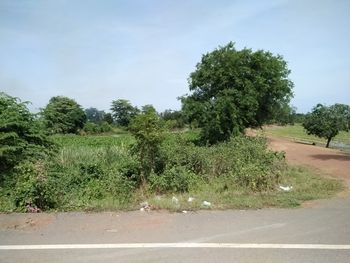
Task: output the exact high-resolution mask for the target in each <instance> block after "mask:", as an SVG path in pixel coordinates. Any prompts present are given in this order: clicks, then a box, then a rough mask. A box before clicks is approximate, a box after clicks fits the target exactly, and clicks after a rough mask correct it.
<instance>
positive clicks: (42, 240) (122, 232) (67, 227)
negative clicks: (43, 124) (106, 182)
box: [0, 198, 350, 263]
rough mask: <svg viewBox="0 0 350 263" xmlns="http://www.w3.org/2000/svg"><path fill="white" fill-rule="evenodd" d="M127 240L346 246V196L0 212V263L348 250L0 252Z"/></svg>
mask: <svg viewBox="0 0 350 263" xmlns="http://www.w3.org/2000/svg"><path fill="white" fill-rule="evenodd" d="M126 243H128V244H129V243H131V244H135V243H136V244H139V243H147V244H149V243H200V244H202V243H215V244H217V243H230V244H231V243H234V244H251V243H254V244H301V245H303V244H313V245H317V244H325V245H350V199H349V198H334V199H331V200H323V201H319V202H317V203H316V204H314V205H313V206H311V207H307V208H297V209H262V210H229V211H200V212H189V213H186V214H182V213H168V212H159V211H151V212H140V211H134V212H123V213H58V214H45V213H43V214H2V215H0V262H26V263H29V262H214V261H217V262H318V263H319V262H327V263H328V262H344V263H345V262H346V263H349V262H350V249H343V250H337V249H336V250H331V249H302V248H299V249H290V248H283V249H281V248H279V249H275V248H220V247H216V248H174V247H172V248H158V247H157V248H108V249H105V248H98V249H96V248H85V249H48V250H4V249H1V246H4V245H35V244H36V245H48V244H52V245H57V244H126Z"/></svg>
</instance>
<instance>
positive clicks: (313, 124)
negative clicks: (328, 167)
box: [303, 104, 350, 148]
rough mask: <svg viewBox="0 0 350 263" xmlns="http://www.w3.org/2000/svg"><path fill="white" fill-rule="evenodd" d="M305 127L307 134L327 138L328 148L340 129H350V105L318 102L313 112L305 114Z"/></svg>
mask: <svg viewBox="0 0 350 263" xmlns="http://www.w3.org/2000/svg"><path fill="white" fill-rule="evenodd" d="M303 127H304V128H305V130H306V131H307V134H313V135H316V136H318V137H320V138H325V139H327V144H326V148H328V147H329V143H330V142H331V140H332V139H333V138H334V137H335V136H337V135H338V133H339V132H340V131H349V130H350V106H349V105H344V104H334V105H332V106H329V107H327V106H324V105H322V104H317V105H316V107H314V108H313V109H312V112H311V113H308V114H307V115H306V116H305V120H304V123H303Z"/></svg>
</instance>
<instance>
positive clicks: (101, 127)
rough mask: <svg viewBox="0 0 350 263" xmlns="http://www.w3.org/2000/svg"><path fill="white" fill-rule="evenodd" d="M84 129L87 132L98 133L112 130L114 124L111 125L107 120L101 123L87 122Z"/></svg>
mask: <svg viewBox="0 0 350 263" xmlns="http://www.w3.org/2000/svg"><path fill="white" fill-rule="evenodd" d="M83 130H84V132H85V133H87V134H98V133H104V132H110V131H112V126H110V125H109V124H108V123H107V122H102V123H100V124H96V123H93V122H87V123H85V125H84V128H83Z"/></svg>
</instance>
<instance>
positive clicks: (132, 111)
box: [111, 99, 139, 126]
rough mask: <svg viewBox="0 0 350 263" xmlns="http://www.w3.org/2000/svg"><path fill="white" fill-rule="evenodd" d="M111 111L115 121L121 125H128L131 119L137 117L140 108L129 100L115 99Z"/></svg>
mask: <svg viewBox="0 0 350 263" xmlns="http://www.w3.org/2000/svg"><path fill="white" fill-rule="evenodd" d="M111 111H112V114H113V117H114V119H115V122H116V123H117V124H119V125H120V126H128V125H129V123H130V121H131V119H132V118H133V117H135V116H136V115H137V114H138V112H139V110H138V109H137V108H136V107H134V106H132V105H131V103H130V101H128V100H123V99H119V100H114V101H112V106H111Z"/></svg>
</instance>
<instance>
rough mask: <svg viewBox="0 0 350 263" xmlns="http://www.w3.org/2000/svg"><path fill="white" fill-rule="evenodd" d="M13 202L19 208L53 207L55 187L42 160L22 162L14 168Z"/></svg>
mask: <svg viewBox="0 0 350 263" xmlns="http://www.w3.org/2000/svg"><path fill="white" fill-rule="evenodd" d="M15 172H16V177H17V178H16V184H15V189H14V202H15V205H16V207H18V208H19V209H25V208H26V207H27V206H30V207H33V208H36V207H37V208H40V209H47V208H53V207H55V197H56V193H55V190H56V189H55V188H54V185H53V184H52V182H50V178H49V176H48V174H47V170H46V168H45V164H43V163H42V162H36V163H32V162H24V163H21V164H20V165H18V166H17V167H16V169H15Z"/></svg>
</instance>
